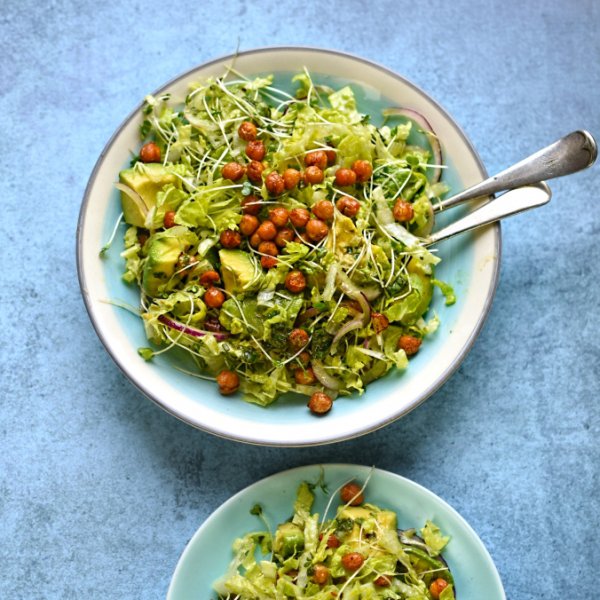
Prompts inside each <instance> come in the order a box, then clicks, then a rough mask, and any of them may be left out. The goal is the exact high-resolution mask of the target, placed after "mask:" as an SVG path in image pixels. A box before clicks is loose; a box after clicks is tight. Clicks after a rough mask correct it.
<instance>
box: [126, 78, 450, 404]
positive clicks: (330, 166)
mask: <svg viewBox="0 0 600 600" xmlns="http://www.w3.org/2000/svg"><path fill="white" fill-rule="evenodd" d="M272 79H273V78H272V77H271V76H269V77H262V78H256V79H252V80H250V79H246V78H244V77H242V76H239V75H236V77H235V78H233V79H230V78H225V77H224V78H216V79H209V80H206V81H203V82H201V83H198V84H196V85H193V86H192V87H191V89H190V92H189V94H188V96H187V98H186V99H185V104H184V105H183V107H173V106H171V105H170V103H169V100H170V98H169V97H168V95H165V96H161V97H156V98H155V97H152V96H148V97H147V98H146V102H145V104H144V108H143V114H144V120H143V124H142V127H141V136H142V140H143V142H144V143H143V145H142V146H141V149H140V152H139V156H136V157H135V158H134V160H133V161H132V165H131V166H130V168H127V169H124V170H122V171H121V172H120V174H119V183H117V184H116V186H117V188H118V189H119V190H120V192H121V203H122V209H123V219H124V220H125V222H126V223H127V224H128V225H129V227H128V229H127V231H126V233H125V251H124V252H123V253H122V256H123V258H124V260H125V271H124V274H123V278H124V279H125V281H127V282H129V283H132V284H134V283H135V284H137V285H138V286H139V289H140V307H141V308H140V315H141V317H142V319H143V322H144V326H145V330H146V335H147V337H148V340H149V341H150V342H151V343H152V344H153V347H152V348H150V347H147V348H140V349H139V353H140V355H141V356H142V357H143V358H144V359H146V360H151V359H152V357H153V356H156V355H157V354H159V353H162V352H166V351H169V350H171V349H173V348H176V347H177V348H180V349H183V350H185V352H186V353H187V354H188V355H189V357H190V359H191V360H192V361H193V369H185V372H188V373H189V374H190V375H194V376H197V377H201V378H209V379H215V380H216V382H217V384H218V386H219V390H220V392H221V393H222V394H223V395H224V396H229V395H231V394H234V393H236V392H238V391H240V392H241V393H242V395H243V398H244V399H245V400H247V401H249V402H253V403H256V404H259V405H262V406H266V405H269V404H271V403H272V402H274V401H275V400H276V399H277V398H278V397H279V396H281V395H282V394H285V393H288V392H293V393H297V394H302V395H305V396H307V397H308V398H309V401H308V407H309V409H310V411H311V412H312V413H314V414H315V415H324V414H326V413H328V412H329V411H330V410H331V408H332V406H333V401H334V400H335V398H336V397H337V396H339V395H350V394H353V393H355V392H357V393H362V392H363V391H364V389H365V387H366V386H367V385H368V384H369V383H371V382H372V381H374V380H376V379H378V378H380V377H382V376H384V375H385V374H386V373H387V372H388V371H389V370H390V369H393V368H397V369H405V368H407V366H408V362H409V360H408V359H409V357H410V356H413V355H415V354H416V353H417V352H419V349H420V347H421V343H422V340H423V339H424V338H425V337H426V336H427V335H430V334H432V333H433V332H434V331H435V329H436V327H437V325H438V319H437V317H436V316H435V315H431V316H430V315H426V313H427V311H428V308H429V305H430V303H431V299H432V295H433V292H434V287H436V286H437V287H439V288H440V290H441V291H442V293H443V294H444V295H445V296H446V303H447V304H451V303H452V302H453V301H454V295H453V292H452V288H451V287H450V286H449V285H447V284H446V283H443V282H441V281H438V280H437V279H435V274H434V267H435V265H436V264H437V263H438V262H439V260H440V259H439V257H437V256H436V255H435V254H432V253H431V252H430V251H429V250H428V249H427V248H425V247H424V246H423V245H422V244H421V242H420V238H421V237H422V236H424V235H426V234H428V233H429V231H430V229H431V225H432V222H433V211H432V202H435V201H436V199H439V198H440V197H441V196H443V195H444V194H445V193H446V192H447V187H446V185H445V184H444V183H443V182H441V181H439V179H440V173H441V169H442V167H443V165H441V164H440V161H441V156H440V153H439V151H436V147H435V146H434V147H426V146H424V145H415V144H410V143H409V141H408V138H409V135H410V134H411V129H413V128H414V122H413V121H412V120H410V119H407V118H406V116H405V115H403V114H402V111H399V112H398V111H390V114H389V115H388V116H391V117H392V120H390V121H389V122H388V123H389V124H384V125H382V126H380V127H376V126H375V125H373V124H371V123H370V118H369V116H368V115H364V114H361V113H360V112H359V111H358V107H357V105H356V100H355V97H354V93H353V91H352V89H351V87H349V86H346V87H342V88H341V89H339V90H332V89H329V88H325V87H324V86H316V85H315V84H314V82H313V81H312V79H311V77H310V74H309V73H308V72H304V73H300V74H298V75H296V76H295V77H294V78H293V82H294V83H295V84H296V86H297V90H296V93H295V95H290V94H288V93H287V92H285V91H283V90H280V89H278V88H276V87H273V86H272ZM427 134H428V135H429V137H430V138H432V135H433V134H432V133H431V132H427ZM437 148H438V149H439V146H437ZM426 316H427V317H428V318H427V320H426V318H425V317H426ZM182 370H184V369H183V368H182Z"/></svg>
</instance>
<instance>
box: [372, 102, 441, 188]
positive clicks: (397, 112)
mask: <svg viewBox="0 0 600 600" xmlns="http://www.w3.org/2000/svg"><path fill="white" fill-rule="evenodd" d="M383 114H384V116H396V117H406V118H407V119H411V120H412V121H414V122H415V123H417V125H419V127H420V128H421V129H422V130H423V133H424V134H425V135H426V136H427V139H428V140H429V144H430V145H431V150H432V152H433V161H434V163H435V164H436V165H441V164H443V163H442V160H443V158H442V147H441V145H440V141H439V139H438V137H437V135H436V134H435V131H434V130H433V127H432V126H431V124H430V123H429V121H428V120H427V119H426V118H425V117H424V116H423V115H422V114H421V113H420V112H417V111H416V110H413V109H412V108H386V109H385V110H384V111H383ZM441 176H442V169H441V168H440V167H433V172H432V174H431V182H432V183H437V182H438V181H439V180H440V178H441Z"/></svg>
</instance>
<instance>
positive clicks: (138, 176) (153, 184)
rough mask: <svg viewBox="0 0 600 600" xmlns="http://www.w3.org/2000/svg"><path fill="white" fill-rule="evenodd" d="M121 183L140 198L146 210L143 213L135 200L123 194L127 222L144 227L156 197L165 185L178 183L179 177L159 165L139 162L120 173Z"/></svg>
mask: <svg viewBox="0 0 600 600" xmlns="http://www.w3.org/2000/svg"><path fill="white" fill-rule="evenodd" d="M119 181H120V182H121V183H122V184H124V185H126V186H128V187H130V188H131V189H132V190H133V191H134V192H136V194H138V195H139V196H140V198H141V199H142V202H143V203H144V205H145V209H146V210H145V211H143V207H141V206H139V204H138V202H136V201H135V199H134V198H132V197H131V196H129V195H127V194H126V193H125V192H121V206H122V208H123V217H124V219H125V222H126V223H129V224H130V225H135V226H136V227H144V223H145V221H146V214H147V212H148V211H149V210H150V209H151V208H152V207H153V206H154V205H155V204H156V195H157V194H158V192H160V191H161V190H162V188H163V187H164V186H165V185H167V184H169V183H172V184H175V183H177V177H175V175H173V174H172V173H169V172H168V171H167V169H166V168H165V167H164V166H163V165H161V164H159V163H147V164H146V163H142V162H138V163H136V164H135V165H134V166H133V167H131V168H130V169H123V170H122V171H121V172H120V173H119Z"/></svg>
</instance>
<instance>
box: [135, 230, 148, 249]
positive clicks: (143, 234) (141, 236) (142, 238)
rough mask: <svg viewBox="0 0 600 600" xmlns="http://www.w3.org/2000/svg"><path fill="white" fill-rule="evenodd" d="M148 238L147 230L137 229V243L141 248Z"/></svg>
mask: <svg viewBox="0 0 600 600" xmlns="http://www.w3.org/2000/svg"><path fill="white" fill-rule="evenodd" d="M149 237H150V232H149V231H148V230H147V229H138V232H137V241H138V244H139V245H140V246H143V245H144V244H145V243H146V242H147V241H148V238H149Z"/></svg>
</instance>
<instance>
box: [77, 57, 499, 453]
mask: <svg viewBox="0 0 600 600" xmlns="http://www.w3.org/2000/svg"><path fill="white" fill-rule="evenodd" d="M282 51H284V52H285V51H288V52H289V51H292V52H293V51H298V52H314V53H317V54H318V53H321V54H329V55H334V56H340V57H342V58H344V59H350V60H353V61H358V62H360V63H363V64H364V65H366V66H367V67H370V68H373V69H376V70H378V71H381V72H383V73H384V74H386V75H388V76H390V77H393V78H395V79H397V80H399V81H401V82H402V83H403V84H405V85H407V86H408V87H410V88H412V89H413V90H414V91H415V92H416V93H418V94H419V95H421V96H423V97H424V98H426V99H427V100H428V101H429V102H430V103H431V104H433V105H434V106H435V108H436V109H437V110H438V111H439V112H440V113H441V114H442V115H443V116H444V117H445V118H446V119H447V120H448V122H449V124H450V125H451V126H452V127H453V128H454V129H455V130H456V132H457V134H458V135H459V136H460V138H461V139H462V141H463V142H464V144H465V145H466V146H467V148H468V149H469V151H470V152H471V153H472V155H473V157H474V159H475V161H476V163H477V167H478V169H479V171H480V173H481V177H482V179H485V178H487V176H488V174H487V170H486V168H485V166H484V164H483V161H482V160H481V157H480V156H479V153H478V152H477V150H476V149H475V147H474V146H473V144H472V143H471V141H470V139H469V138H468V136H467V135H466V133H465V132H464V131H463V129H462V127H461V126H460V125H459V124H458V123H457V121H456V120H455V119H454V118H453V117H452V116H451V115H450V113H449V112H448V111H447V110H446V109H445V108H444V107H443V106H441V105H440V104H439V103H438V102H437V100H436V99H435V98H433V97H432V96H430V95H429V93H427V92H426V91H424V90H423V89H422V88H421V87H419V86H418V85H416V84H415V83H413V82H412V81H411V80H410V79H407V78H406V77H405V76H404V75H400V74H399V73H397V72H396V71H394V70H393V69H390V68H388V67H386V66H384V65H382V64H380V63H378V62H375V61H372V60H370V59H366V58H363V57H362V56H358V55H355V54H352V53H350V52H345V51H341V50H334V49H330V48H321V47H317V46H302V45H298V46H296V45H284V46H261V47H257V48H250V49H248V50H243V51H236V52H235V53H232V54H226V55H222V56H219V57H217V58H214V59H212V60H209V61H206V62H203V63H200V64H198V65H195V66H194V67H192V68H190V69H187V70H186V71H184V72H183V73H180V74H179V75H177V76H175V77H173V78H172V79H170V80H169V81H167V82H166V83H164V84H162V85H161V86H160V87H159V88H157V89H156V90H155V91H154V92H151V95H154V96H156V95H158V94H160V93H162V92H164V91H165V90H166V89H168V88H169V87H171V86H172V85H174V84H176V83H178V82H179V81H181V80H182V79H185V78H187V77H189V76H190V75H192V74H193V73H194V72H195V71H197V70H198V69H200V68H206V67H211V66H213V65H217V64H220V63H225V62H227V61H231V60H235V58H236V57H238V56H248V55H253V54H264V53H271V52H282ZM142 107H143V100H142V101H141V102H139V103H138V104H137V105H136V106H135V108H134V109H133V110H132V111H131V112H130V113H129V114H128V115H127V116H126V117H125V119H123V121H122V122H121V123H120V124H119V125H118V126H117V128H116V129H115V131H114V132H113V133H112V135H111V136H110V138H109V139H108V141H107V142H106V144H105V145H104V147H103V149H102V151H101V152H100V155H99V156H98V159H97V160H96V163H95V164H94V167H93V169H92V172H91V174H90V177H89V180H88V183H87V185H86V187H85V190H84V194H83V199H82V202H81V208H80V210H79V217H78V220H77V230H76V248H75V251H76V267H77V279H78V282H79V287H80V291H81V295H82V297H83V302H84V305H85V309H86V311H87V313H88V316H89V318H90V321H91V323H92V327H93V328H94V331H95V332H96V335H97V336H98V338H99V339H100V341H101V343H102V345H103V346H104V348H105V350H106V351H107V352H108V355H109V356H110V357H111V359H112V360H113V362H114V363H115V364H116V365H117V367H118V368H119V370H120V371H121V372H122V373H123V375H125V377H126V378H127V379H128V380H129V381H130V383H132V384H133V385H134V386H135V387H136V388H137V389H138V390H139V391H140V392H141V393H142V394H143V395H144V396H146V398H148V399H149V400H151V401H152V402H153V403H154V404H156V405H157V406H159V407H160V408H161V409H162V410H164V411H165V412H167V413H168V414H170V415H172V416H174V417H175V418H177V419H179V420H180V421H182V422H184V423H186V424H187V425H191V426H192V427H194V428H195V429H199V430H201V431H205V432H207V433H210V434H212V435H215V436H217V437H219V438H222V439H229V440H232V441H235V442H241V443H244V444H249V445H255V446H271V447H284V448H292V447H310V446H321V445H326V444H332V443H338V442H342V441H346V440H350V439H356V438H358V437H361V436H363V435H367V434H369V433H372V432H374V431H377V430H379V429H381V428H383V427H386V426H387V425H389V424H390V423H393V422H394V421H397V420H398V419H400V418H402V417H404V416H406V415H407V414H408V413H409V412H411V411H412V410H414V409H415V408H417V407H418V406H420V405H421V404H422V403H423V402H425V400H427V399H428V398H430V397H431V396H432V395H433V394H435V392H437V391H438V390H439V389H440V388H441V387H442V385H444V383H446V381H448V379H449V378H450V377H451V376H452V375H453V374H454V373H455V372H456V371H457V369H458V367H459V366H460V365H461V363H462V362H463V360H464V359H465V358H466V356H467V355H468V353H469V352H470V351H471V349H472V348H473V345H474V343H475V340H476V339H477V337H478V336H479V333H480V332H481V329H482V328H483V325H484V324H485V321H486V319H487V316H488V315H489V313H490V310H491V307H492V303H493V300H494V296H495V294H496V290H497V287H498V281H499V277H500V262H501V258H502V231H501V226H500V223H499V222H497V223H494V224H492V225H491V227H492V230H493V234H494V244H495V248H494V252H495V256H496V260H495V261H494V267H493V274H492V281H491V285H490V287H489V289H488V293H487V296H486V298H485V302H484V305H483V310H482V312H481V313H480V315H479V317H478V320H477V322H476V323H475V326H474V327H473V330H472V332H471V335H470V336H469V338H468V339H467V340H466V342H465V344H464V346H463V347H462V348H461V350H460V352H459V353H458V354H457V355H456V356H455V357H454V359H453V360H452V362H451V363H450V364H449V365H448V367H447V368H446V370H445V371H444V372H443V373H442V374H441V375H440V376H439V377H438V379H437V380H435V381H434V382H432V383H431V384H430V385H428V386H427V388H426V389H425V390H424V392H423V394H422V395H421V397H420V398H419V399H418V400H416V401H415V402H413V403H412V404H411V405H409V406H407V407H406V408H405V409H404V410H402V411H400V412H398V413H395V414H394V415H391V416H390V417H388V418H387V419H384V420H382V421H380V422H378V423H377V424H374V425H373V426H371V427H368V428H366V429H361V430H360V431H356V430H355V431H352V432H347V433H342V434H338V435H336V436H334V437H332V438H331V439H328V440H316V441H310V440H309V441H306V442H297V443H285V442H280V441H267V442H264V441H258V440H253V439H247V438H244V437H240V436H239V435H237V436H236V435H235V434H225V433H223V432H221V431H217V430H216V429H213V428H212V427H211V426H210V424H208V423H198V422H196V421H194V420H192V419H191V418H190V417H189V416H187V415H185V414H182V413H180V412H177V411H176V410H175V409H174V408H173V407H171V406H168V405H167V404H165V403H163V402H162V401H161V400H160V399H159V398H158V397H156V396H155V395H154V394H153V393H152V391H151V390H150V389H146V387H144V385H143V384H142V383H141V382H139V381H136V380H135V379H134V378H133V377H132V376H131V375H130V374H129V372H128V369H127V367H126V365H123V364H121V363H120V362H119V360H118V359H117V357H116V355H115V354H114V353H113V351H112V349H111V345H110V343H109V341H108V339H107V337H106V335H104V334H103V332H102V328H101V326H100V323H98V322H97V320H96V319H95V318H94V313H93V310H92V306H91V301H90V299H89V297H88V294H87V283H86V276H85V273H84V269H83V225H84V221H85V218H86V215H87V212H88V208H89V201H90V193H91V190H92V188H93V187H94V185H95V184H96V179H97V176H98V171H99V170H100V168H101V166H102V164H103V162H104V160H105V158H106V155H107V154H108V153H109V151H110V150H111V149H112V147H113V145H114V143H115V141H116V139H117V137H118V136H119V135H120V133H121V131H122V130H123V129H124V128H125V127H126V126H127V125H128V124H129V123H130V121H131V120H132V119H134V118H136V117H137V115H138V114H139V112H140V110H141V109H142Z"/></svg>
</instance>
